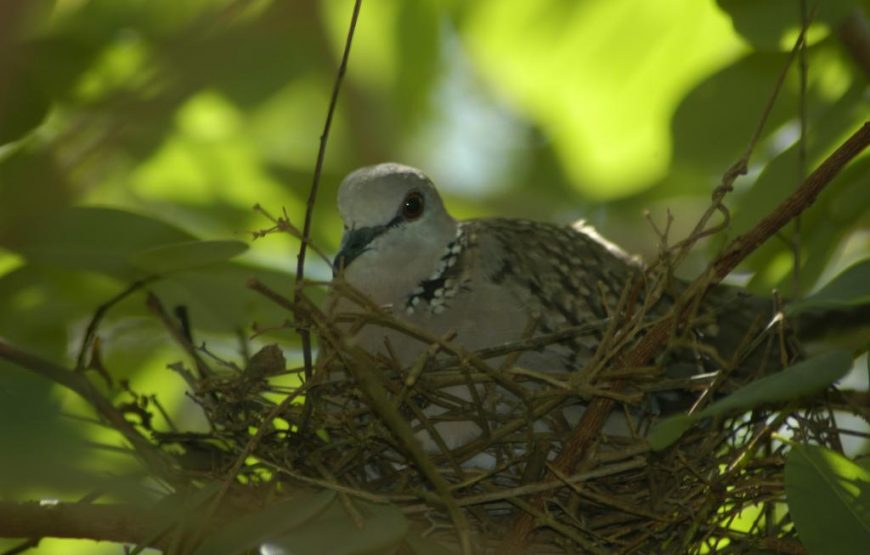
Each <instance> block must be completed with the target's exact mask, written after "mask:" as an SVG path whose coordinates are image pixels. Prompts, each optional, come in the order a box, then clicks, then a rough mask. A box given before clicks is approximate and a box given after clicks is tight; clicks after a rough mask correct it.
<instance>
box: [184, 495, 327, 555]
mask: <svg viewBox="0 0 870 555" xmlns="http://www.w3.org/2000/svg"><path fill="white" fill-rule="evenodd" d="M335 497H336V494H335V492H333V491H329V490H325V491H322V492H320V493H316V494H311V495H308V494H305V495H300V496H299V497H297V498H293V499H288V500H286V501H282V502H281V503H277V504H275V505H273V506H271V507H268V508H267V509H265V510H263V511H259V512H257V513H252V514H249V515H246V516H244V517H241V518H239V519H236V520H234V521H233V522H231V523H229V524H227V525H226V526H225V527H224V528H222V529H221V530H219V531H218V532H217V533H215V534H214V535H212V536H211V537H209V538H208V539H207V540H206V541H205V542H203V543H202V545H200V546H199V549H197V550H196V551H195V553H194V555H236V554H237V553H241V552H243V551H245V550H247V549H254V548H256V547H257V546H259V545H260V544H262V543H264V542H266V541H268V540H270V539H274V538H276V537H280V536H283V535H285V534H287V532H288V531H290V530H294V529H296V528H298V527H300V526H304V527H307V526H308V525H310V523H311V521H312V520H313V519H314V518H316V517H317V516H318V515H319V514H321V513H322V512H323V511H325V510H326V509H327V508H328V507H329V506H330V504H332V503H333V501H335ZM331 539H332V540H335V538H334V537H332V538H331ZM322 553H325V551H324V552H322Z"/></svg>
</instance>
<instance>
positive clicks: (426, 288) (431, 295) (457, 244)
mask: <svg viewBox="0 0 870 555" xmlns="http://www.w3.org/2000/svg"><path fill="white" fill-rule="evenodd" d="M468 241H469V238H468V234H467V233H466V232H465V226H464V225H463V224H462V223H460V224H459V225H458V226H457V227H456V237H455V238H454V239H453V240H452V241H450V242H449V243H447V246H446V247H445V248H444V253H443V254H442V255H441V258H439V259H438V267H437V268H436V269H435V271H434V272H433V273H432V275H431V276H429V277H428V278H426V279H424V280H423V281H421V282H420V283H419V284H417V287H416V289H414V291H413V292H412V293H411V294H410V295H409V296H408V300H407V301H405V313H406V314H408V315H411V314H414V313H415V312H416V311H417V310H418V309H419V308H420V304H421V303H422V302H423V301H425V302H426V306H427V309H428V311H429V312H430V313H432V314H441V313H442V312H444V309H446V308H447V302H448V301H449V300H450V299H452V298H453V297H455V296H456V294H457V293H459V292H460V291H461V290H462V289H463V287H464V286H465V281H466V279H463V276H462V270H461V269H460V268H459V265H458V264H457V262H458V261H459V258H460V257H461V256H462V253H463V252H464V251H465V249H466V248H467V247H468Z"/></svg>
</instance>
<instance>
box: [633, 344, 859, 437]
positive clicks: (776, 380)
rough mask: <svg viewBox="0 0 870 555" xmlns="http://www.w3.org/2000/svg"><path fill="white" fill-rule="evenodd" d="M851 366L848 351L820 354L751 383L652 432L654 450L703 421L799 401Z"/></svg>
mask: <svg viewBox="0 0 870 555" xmlns="http://www.w3.org/2000/svg"><path fill="white" fill-rule="evenodd" d="M851 367H852V356H851V354H850V353H848V352H846V351H830V352H827V353H822V354H819V355H816V356H814V357H812V358H809V359H807V360H803V361H801V362H798V363H797V364H794V365H792V366H789V367H788V368H786V369H784V370H781V371H779V372H776V373H775V374H771V375H770V376H766V377H764V378H761V379H759V380H756V381H754V382H750V383H748V384H746V385H745V386H743V387H741V388H740V389H738V390H737V391H735V392H734V393H732V394H730V395H728V396H727V397H724V398H722V399H720V400H718V401H716V402H715V403H713V404H711V405H710V406H708V407H707V408H705V409H704V410H701V411H699V412H696V413H695V414H691V415H687V414H677V415H674V416H671V417H668V418H665V419H664V420H662V421H661V422H659V423H658V424H657V425H656V426H655V427H654V428H653V429H652V430H651V432H650V436H649V437H650V438H651V439H650V443H651V445H652V447H653V449H656V450H661V449H664V448H665V447H667V446H668V445H670V444H671V443H673V442H674V441H676V440H677V439H679V438H680V436H682V435H683V433H684V432H685V431H686V430H688V429H689V428H690V427H691V425H692V424H693V423H694V422H697V421H699V420H701V419H703V418H711V417H714V416H723V415H726V414H728V413H736V412H742V411H747V410H750V409H753V408H755V407H758V406H760V405H763V404H766V403H778V402H781V401H788V400H791V399H799V398H801V397H803V396H805V395H809V394H811V393H815V392H816V391H820V390H822V389H824V388H825V387H827V386H829V385H831V384H832V383H834V382H835V381H837V380H838V379H840V378H842V377H843V376H845V375H846V374H847V373H848V372H849V369H850V368H851Z"/></svg>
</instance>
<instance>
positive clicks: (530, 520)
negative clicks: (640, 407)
mask: <svg viewBox="0 0 870 555" xmlns="http://www.w3.org/2000/svg"><path fill="white" fill-rule="evenodd" d="M868 145H870V122H865V123H864V125H863V126H862V127H861V128H860V129H858V130H857V131H856V132H855V133H853V134H852V136H851V137H849V139H847V140H846V142H844V143H843V144H842V145H840V147H839V148H837V150H836V151H834V153H833V154H831V155H830V156H829V157H828V158H827V159H826V160H825V161H824V162H822V164H821V165H820V166H819V167H818V168H816V170H815V171H814V172H813V173H811V174H810V175H809V177H807V179H806V180H805V181H804V182H803V183H802V184H801V186H800V187H798V189H797V190H796V191H795V192H794V193H792V194H791V195H789V197H788V198H786V199H785V200H784V201H783V202H782V203H781V204H780V205H779V206H777V207H776V209H775V210H774V211H773V212H771V213H770V214H769V215H768V216H767V217H765V218H764V219H763V220H761V221H760V222H759V223H758V224H756V225H755V227H753V228H752V229H751V230H750V231H749V232H747V233H745V234H744V235H741V236H739V237H737V238H736V239H734V240H733V241H732V242H731V243H730V244H729V245H728V247H727V248H726V249H725V251H724V252H723V253H722V254H721V255H719V256H718V257H717V258H716V260H714V261H713V263H712V264H710V266H709V267H708V270H707V271H706V272H705V273H704V274H702V275H701V276H699V277H698V278H697V279H696V280H695V281H693V282H692V283H691V285H689V287H688V288H687V289H686V292H685V293H684V294H683V295H682V297H681V299H680V301H681V302H677V303H676V305H675V306H677V307H680V306H681V307H683V309H682V310H681V311H680V312H681V313H680V314H677V312H676V311H674V310H672V311H671V312H670V313H669V314H668V315H667V316H665V317H664V318H662V319H661V320H659V322H658V323H657V324H656V325H655V327H653V328H652V329H651V330H650V331H649V333H648V334H647V335H645V336H644V337H643V339H642V340H641V341H640V343H638V344H637V346H636V347H634V348H633V349H632V350H631V351H629V352H628V353H626V354H625V355H624V356H621V357H619V359H618V360H617V361H616V364H615V365H614V367H615V368H623V367H627V366H634V367H636V366H641V365H643V364H644V363H646V361H647V360H649V359H650V358H652V357H653V356H655V354H656V353H657V352H658V351H659V350H660V349H661V347H662V346H663V345H664V344H665V343H666V342H667V340H668V338H669V337H670V336H671V333H672V331H673V329H674V322H677V321H680V320H681V319H682V317H683V314H682V312H685V309H686V307H689V306H691V304H692V303H691V301H692V300H693V299H696V298H698V297H699V296H701V295H703V294H704V293H705V292H706V291H707V290H708V289H709V288H711V287H713V286H714V285H716V284H717V283H719V282H720V281H721V280H722V278H724V277H725V276H726V275H728V274H729V273H730V272H731V271H732V270H733V269H734V268H736V267H737V265H738V264H739V263H740V262H741V261H742V260H743V259H745V258H746V257H747V256H749V254H750V253H752V252H753V251H754V250H755V249H757V248H758V246H759V245H761V244H762V243H763V242H764V241H766V240H767V239H769V238H770V237H772V236H773V235H774V234H775V233H777V232H778V231H779V230H780V229H782V227H783V226H785V225H786V224H787V223H788V222H790V221H792V220H793V219H794V218H795V217H796V216H797V215H798V214H800V213H801V212H803V211H804V210H806V209H807V208H808V207H809V206H811V205H812V204H813V202H814V201H815V199H816V197H817V196H818V195H819V193H820V192H821V191H822V190H823V189H824V188H825V187H826V186H827V185H828V184H829V183H830V182H831V180H833V179H834V177H835V176H836V175H837V174H838V173H839V172H840V171H841V170H842V169H843V168H844V167H845V166H846V164H848V163H849V161H851V160H852V159H854V158H855V157H856V156H858V155H859V154H860V153H861V152H863V151H864V149H865V148H867V146H868ZM615 387H616V388H619V387H621V384H616V385H615ZM614 404H615V403H614V401H613V399H609V398H604V397H596V398H594V399H592V401H591V402H590V403H589V407H588V408H587V410H586V411H585V412H584V413H583V416H582V417H581V418H580V422H578V423H577V426H576V427H575V428H574V433H573V434H572V435H571V438H570V439H569V440H568V441H567V442H566V444H565V447H564V448H563V449H562V452H561V453H559V456H558V457H557V458H556V460H555V462H554V463H553V465H554V467H555V468H557V469H559V471H561V472H562V473H565V474H570V473H571V471H572V470H573V468H574V466H576V464H577V463H578V462H579V461H580V460H582V458H583V456H584V453H585V451H586V450H587V447H588V446H589V445H590V444H591V441H592V440H593V439H594V438H595V437H596V436H597V435H598V431H599V430H600V429H601V427H602V426H603V425H604V422H605V421H606V420H607V417H608V416H609V415H610V412H611V411H612V410H613V406H614ZM544 503H545V498H544V497H543V496H538V497H537V498H536V499H534V500H533V501H532V502H531V505H532V506H533V507H537V508H540V507H542V506H543V505H544ZM534 529H535V519H534V517H533V516H531V515H530V514H528V513H523V514H520V515H519V516H518V517H517V519H516V521H515V523H514V527H513V531H512V533H511V534H510V535H509V536H508V538H507V540H506V541H505V543H504V548H505V551H506V552H507V553H522V552H523V550H524V549H525V546H526V544H527V542H528V540H529V537H530V535H531V533H532V531H533V530H534Z"/></svg>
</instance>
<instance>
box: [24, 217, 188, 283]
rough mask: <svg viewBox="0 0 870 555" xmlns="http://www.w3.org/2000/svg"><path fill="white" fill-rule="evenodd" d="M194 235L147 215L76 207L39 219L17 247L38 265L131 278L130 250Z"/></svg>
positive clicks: (171, 242) (133, 273) (184, 238)
mask: <svg viewBox="0 0 870 555" xmlns="http://www.w3.org/2000/svg"><path fill="white" fill-rule="evenodd" d="M193 239H194V238H193V237H192V236H191V235H189V234H188V233H186V232H184V231H182V230H180V229H178V228H176V227H174V226H172V225H169V224H167V223H164V222H161V221H160V220H157V219H154V218H150V217H148V216H142V215H140V214H134V213H132V212H126V211H124V210H117V209H114V208H97V207H74V208H70V209H68V210H65V211H64V212H62V213H60V214H58V215H57V216H56V217H53V218H51V219H50V220H49V221H46V222H43V223H42V225H41V227H39V229H38V231H37V232H36V233H34V235H33V236H32V237H31V240H30V241H29V243H27V244H26V245H24V246H22V247H21V248H20V251H21V252H22V254H24V256H25V257H26V258H28V259H29V260H31V261H33V262H38V263H40V264H46V265H50V266H58V267H64V268H74V269H84V270H92V271H98V272H103V273H106V274H109V275H114V276H122V277H132V276H134V275H137V274H141V272H139V271H137V270H136V269H135V268H134V267H133V266H132V265H131V264H130V263H129V262H128V256H129V254H130V253H131V252H137V251H141V250H144V249H147V248H152V247H157V246H161V245H167V244H177V243H181V242H185V241H191V240H193Z"/></svg>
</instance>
